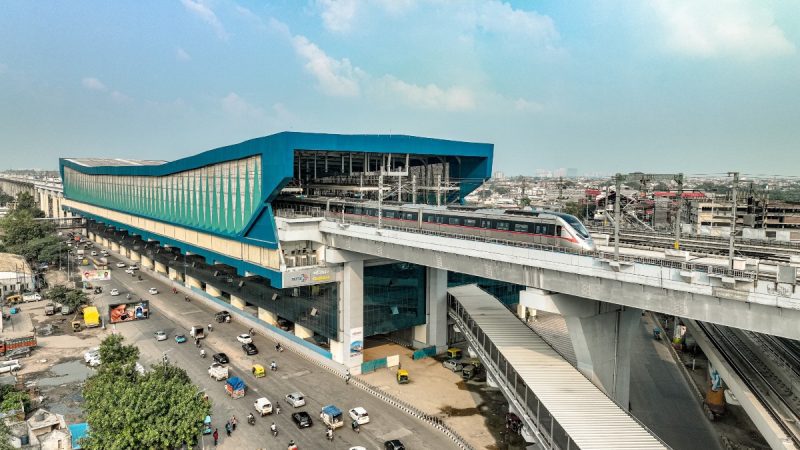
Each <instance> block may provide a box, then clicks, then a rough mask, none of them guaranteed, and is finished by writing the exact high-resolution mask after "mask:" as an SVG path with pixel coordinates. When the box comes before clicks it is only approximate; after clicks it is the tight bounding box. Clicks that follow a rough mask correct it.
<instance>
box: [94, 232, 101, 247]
mask: <svg viewBox="0 0 800 450" xmlns="http://www.w3.org/2000/svg"><path fill="white" fill-rule="evenodd" d="M94 241H95V242H96V243H98V244H100V245H103V238H102V237H101V236H100V235H99V234H97V233H95V235H94Z"/></svg>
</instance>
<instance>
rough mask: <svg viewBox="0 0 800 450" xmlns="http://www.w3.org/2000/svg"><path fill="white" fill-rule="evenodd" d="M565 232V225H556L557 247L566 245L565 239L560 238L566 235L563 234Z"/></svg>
mask: <svg viewBox="0 0 800 450" xmlns="http://www.w3.org/2000/svg"><path fill="white" fill-rule="evenodd" d="M563 232H564V231H563V227H562V226H561V225H556V233H555V236H556V239H555V245H556V246H557V247H564V242H565V241H564V240H563V239H558V238H562V237H564V236H563V235H562V234H561V233H563Z"/></svg>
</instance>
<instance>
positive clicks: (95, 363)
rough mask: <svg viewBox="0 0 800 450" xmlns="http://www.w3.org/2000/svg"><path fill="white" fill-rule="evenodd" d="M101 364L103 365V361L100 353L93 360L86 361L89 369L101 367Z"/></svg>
mask: <svg viewBox="0 0 800 450" xmlns="http://www.w3.org/2000/svg"><path fill="white" fill-rule="evenodd" d="M100 363H101V361H100V354H99V353H98V354H97V355H95V356H94V357H93V358H91V359H89V360H88V361H86V364H89V367H97V366H99V365H100Z"/></svg>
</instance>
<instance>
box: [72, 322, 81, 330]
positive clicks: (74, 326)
mask: <svg viewBox="0 0 800 450" xmlns="http://www.w3.org/2000/svg"><path fill="white" fill-rule="evenodd" d="M72 331H81V321H80V320H73V321H72Z"/></svg>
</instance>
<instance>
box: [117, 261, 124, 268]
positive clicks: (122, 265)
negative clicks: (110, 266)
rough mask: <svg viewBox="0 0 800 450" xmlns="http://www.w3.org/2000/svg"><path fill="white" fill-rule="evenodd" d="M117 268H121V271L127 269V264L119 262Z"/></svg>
mask: <svg viewBox="0 0 800 450" xmlns="http://www.w3.org/2000/svg"><path fill="white" fill-rule="evenodd" d="M117 267H119V268H120V269H121V268H123V267H125V263H123V262H118V263H117Z"/></svg>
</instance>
